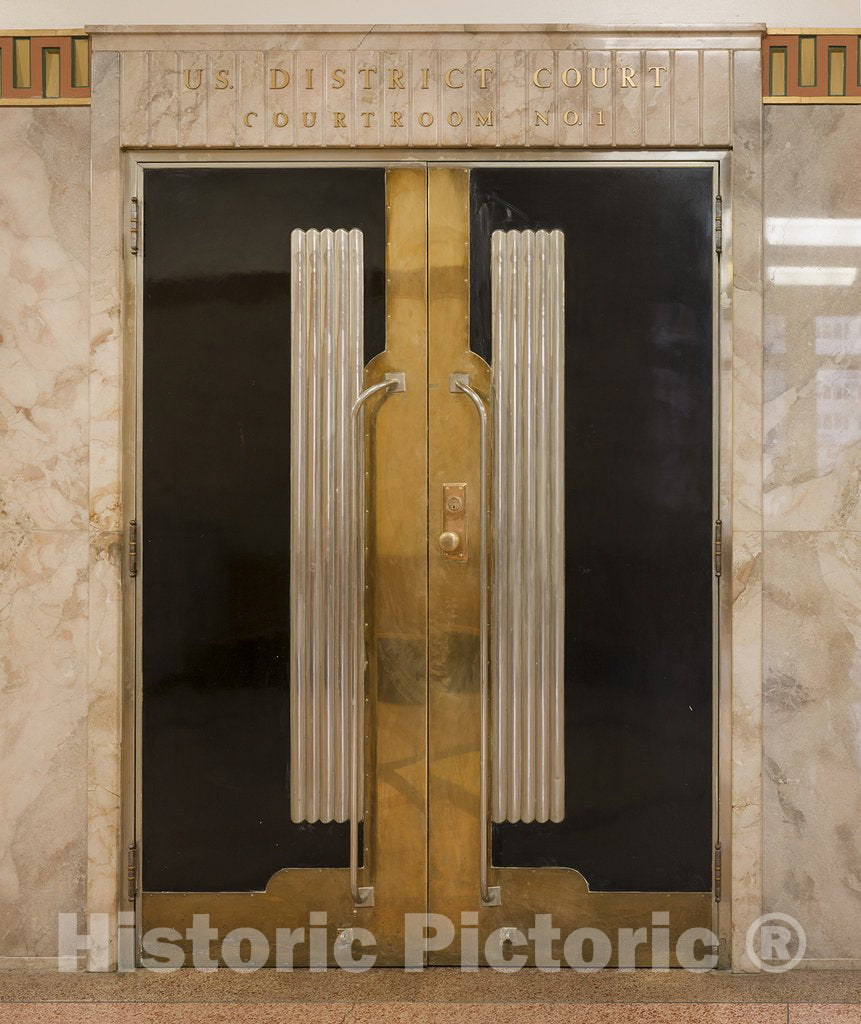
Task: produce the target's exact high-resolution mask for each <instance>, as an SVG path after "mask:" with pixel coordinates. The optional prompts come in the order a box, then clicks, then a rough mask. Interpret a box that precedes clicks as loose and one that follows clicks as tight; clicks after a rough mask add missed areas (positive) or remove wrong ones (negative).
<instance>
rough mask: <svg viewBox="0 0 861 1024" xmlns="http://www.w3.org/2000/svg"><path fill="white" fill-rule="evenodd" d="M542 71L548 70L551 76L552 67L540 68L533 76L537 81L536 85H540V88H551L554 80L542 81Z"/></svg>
mask: <svg viewBox="0 0 861 1024" xmlns="http://www.w3.org/2000/svg"><path fill="white" fill-rule="evenodd" d="M542 72H546V73H547V77H548V78H550V68H538V70H537V71H536V72H535V74H534V75H533V76H532V81H533V82H534V83H535V85H537V86H538V88H539V89H549V88H550V86H551V85H552V84H553V82H552V81H548V82H542V80H541V73H542Z"/></svg>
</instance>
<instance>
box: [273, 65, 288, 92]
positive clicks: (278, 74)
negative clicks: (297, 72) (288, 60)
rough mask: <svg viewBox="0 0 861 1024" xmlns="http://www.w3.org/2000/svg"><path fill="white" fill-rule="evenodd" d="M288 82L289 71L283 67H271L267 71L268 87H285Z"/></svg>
mask: <svg viewBox="0 0 861 1024" xmlns="http://www.w3.org/2000/svg"><path fill="white" fill-rule="evenodd" d="M289 84H290V72H289V71H285V69H284V68H272V70H271V71H270V72H269V88H270V89H286V88H287V86H288V85H289Z"/></svg>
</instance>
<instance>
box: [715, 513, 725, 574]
mask: <svg viewBox="0 0 861 1024" xmlns="http://www.w3.org/2000/svg"><path fill="white" fill-rule="evenodd" d="M722 548H723V522H722V521H721V520H720V519H716V520H715V542H714V559H715V576H720V574H721V570H722V558H721V554H722Z"/></svg>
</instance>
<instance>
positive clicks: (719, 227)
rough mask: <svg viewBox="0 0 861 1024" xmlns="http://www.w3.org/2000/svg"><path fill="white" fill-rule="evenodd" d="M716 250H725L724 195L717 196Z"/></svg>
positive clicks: (718, 251)
mask: <svg viewBox="0 0 861 1024" xmlns="http://www.w3.org/2000/svg"><path fill="white" fill-rule="evenodd" d="M715 252H716V253H717V254H718V255H720V254H721V253H722V252H723V197H722V196H720V195H717V196H715Z"/></svg>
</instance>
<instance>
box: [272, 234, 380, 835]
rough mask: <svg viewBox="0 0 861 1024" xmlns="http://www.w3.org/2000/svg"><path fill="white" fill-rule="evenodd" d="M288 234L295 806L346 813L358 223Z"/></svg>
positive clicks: (331, 814) (325, 814)
mask: <svg viewBox="0 0 861 1024" xmlns="http://www.w3.org/2000/svg"><path fill="white" fill-rule="evenodd" d="M290 242H291V255H292V296H291V298H292V315H291V343H292V382H291V402H292V407H291V430H292V438H291V512H292V519H291V529H290V651H291V664H290V816H291V818H292V820H293V821H297V822H298V821H346V820H347V818H348V816H349V806H350V787H349V781H350V779H349V773H350V700H351V690H350V679H351V676H350V673H351V666H352V650H353V644H354V642H355V630H356V624H355V623H354V622H353V621H352V620H353V617H354V616H353V612H352V596H351V595H352V594H353V588H354V587H355V581H356V578H357V567H356V555H355V553H354V545H353V543H352V540H351V538H352V530H353V528H354V524H352V523H351V516H352V509H353V486H354V481H353V480H352V479H351V474H350V465H351V464H350V443H351V433H350V431H351V421H350V410H351V407H352V405H353V402H354V401H355V399H356V396H357V395H358V393H359V388H360V386H361V379H362V353H363V288H362V281H363V255H362V232H361V231H358V230H356V229H354V230H352V231H345V230H342V229H339V230H337V231H331V230H329V229H326V230H323V231H318V230H313V229H312V230H309V231H300V230H298V229H297V230H296V231H294V232H293V233H292V235H291V239H290ZM359 763H360V764H361V763H362V758H361V757H360V758H359ZM360 817H361V813H360Z"/></svg>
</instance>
